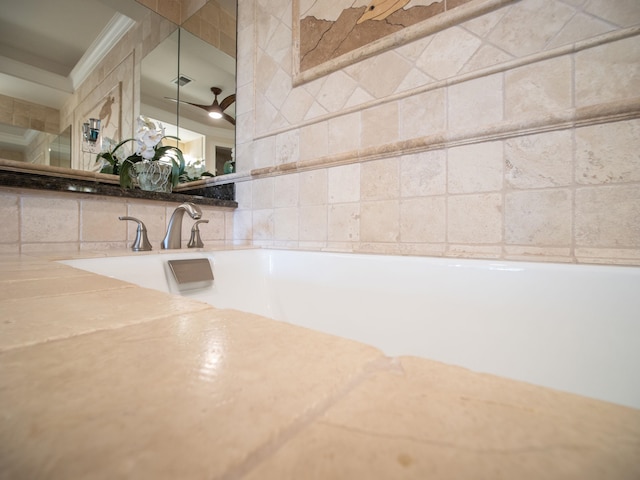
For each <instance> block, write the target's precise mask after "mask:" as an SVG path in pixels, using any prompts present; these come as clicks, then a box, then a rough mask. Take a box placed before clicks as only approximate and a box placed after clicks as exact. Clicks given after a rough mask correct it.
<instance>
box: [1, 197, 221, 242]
mask: <svg viewBox="0 0 640 480" xmlns="http://www.w3.org/2000/svg"><path fill="white" fill-rule="evenodd" d="M0 204H1V205H2V206H1V207H0V221H1V222H2V229H0V253H31V252H42V251H47V252H55V251H64V252H68V251H78V250H80V251H81V250H97V251H101V250H114V249H117V250H120V249H122V250H124V249H126V248H129V247H130V246H131V244H132V243H133V241H134V239H135V236H136V227H137V225H136V223H135V222H129V221H121V220H118V217H119V216H132V217H136V218H138V219H140V220H142V221H143V222H144V224H145V226H146V228H147V233H148V236H149V241H150V242H151V245H152V246H153V249H154V250H160V242H161V241H162V239H163V238H164V235H165V233H166V231H167V225H168V223H169V219H170V218H171V214H172V213H173V210H174V209H175V208H176V207H177V206H178V205H179V204H178V203H170V202H158V201H150V200H137V199H131V198H116V197H102V196H91V195H83V194H69V193H54V192H46V191H38V190H22V189H15V188H9V187H0ZM200 208H201V209H202V218H203V219H207V220H209V222H208V223H201V224H200V225H199V228H200V236H201V238H202V241H203V242H204V244H205V246H206V247H214V246H223V245H225V244H227V243H230V241H231V238H232V232H233V209H231V208H221V207H211V206H207V205H201V206H200ZM192 225H193V221H192V220H191V219H189V218H184V220H183V222H182V246H183V248H184V247H186V245H187V242H188V241H189V235H190V232H191V227H192Z"/></svg>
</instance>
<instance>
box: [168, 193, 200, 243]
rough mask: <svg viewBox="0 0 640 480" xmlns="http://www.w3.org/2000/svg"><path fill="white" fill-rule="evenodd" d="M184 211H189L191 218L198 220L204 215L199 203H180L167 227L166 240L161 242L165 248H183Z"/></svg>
mask: <svg viewBox="0 0 640 480" xmlns="http://www.w3.org/2000/svg"><path fill="white" fill-rule="evenodd" d="M184 212H187V213H188V214H189V216H190V217H191V218H193V219H194V220H198V219H199V218H200V217H202V210H200V207H198V206H197V205H195V204H193V203H191V202H184V203H183V204H182V205H179V206H178V207H177V208H176V209H175V210H174V211H173V214H172V215H171V219H170V220H169V226H168V227H167V234H166V235H165V236H164V240H162V243H161V244H160V247H161V248H163V249H172V248H181V246H182V217H183V216H184Z"/></svg>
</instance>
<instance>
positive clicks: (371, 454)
mask: <svg viewBox="0 0 640 480" xmlns="http://www.w3.org/2000/svg"><path fill="white" fill-rule="evenodd" d="M638 452H640V411H639V410H635V409H631V408H626V407H620V406H616V405H613V404H609V403H604V402H599V401H596V400H591V399H587V398H584V397H579V396H575V395H570V394H565V393H560V392H556V391H554V390H550V389H545V388H541V387H536V386H533V385H529V384H525V383H519V382H514V381H510V380H507V379H502V378H499V377H494V376H491V375H483V374H478V373H474V372H471V371H468V370H465V369H462V368H458V367H453V366H447V365H443V364H439V363H437V362H431V361H427V360H422V359H417V358H402V359H400V360H399V361H398V365H397V369H396V370H395V371H393V370H381V371H379V372H375V373H374V374H372V375H371V376H370V377H369V378H368V379H367V380H365V381H364V382H362V383H361V384H359V385H358V386H356V387H355V388H354V390H353V391H351V392H350V393H349V394H348V395H347V396H346V397H345V398H343V399H342V400H340V401H339V402H337V403H336V404H335V405H334V406H333V407H332V408H330V409H329V410H328V411H327V412H326V413H325V414H324V415H322V416H321V417H320V418H319V419H318V420H317V421H315V422H314V423H313V424H312V425H311V426H310V427H309V428H307V429H306V430H304V431H303V432H301V433H300V435H298V436H297V437H296V438H294V439H292V441H290V442H289V443H287V444H286V445H285V446H283V448H281V449H280V450H279V451H278V452H277V453H276V454H275V455H274V456H273V457H272V458H269V459H267V460H266V461H265V462H264V463H263V464H261V465H259V466H257V468H256V469H255V470H254V471H252V472H251V474H250V475H248V476H247V477H246V478H247V479H249V480H257V479H279V480H284V479H299V478H304V479H307V480H309V479H327V478H331V479H355V478H358V479H360V478H363V479H364V478H367V479H371V478H380V479H387V478H411V479H427V478H428V479H461V478H473V479H498V478H504V479H516V478H517V479H528V478H531V479H540V478H553V479H563V478H567V479H568V478H571V479H573V478H580V479H603V478H607V479H612V478H629V479H631V478H640V463H638V461H637V460H638Z"/></svg>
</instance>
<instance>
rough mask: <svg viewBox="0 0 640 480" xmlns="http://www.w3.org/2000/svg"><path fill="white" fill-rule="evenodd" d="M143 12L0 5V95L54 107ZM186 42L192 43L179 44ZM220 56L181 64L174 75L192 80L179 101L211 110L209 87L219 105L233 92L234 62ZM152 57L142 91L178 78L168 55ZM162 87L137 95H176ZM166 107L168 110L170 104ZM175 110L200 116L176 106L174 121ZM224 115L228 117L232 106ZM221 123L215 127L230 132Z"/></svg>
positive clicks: (99, 3) (85, 1) (69, 4)
mask: <svg viewBox="0 0 640 480" xmlns="http://www.w3.org/2000/svg"><path fill="white" fill-rule="evenodd" d="M221 3H222V4H225V3H229V2H227V0H223V1H222V2H221ZM234 4H235V2H234V1H231V5H234ZM147 13H148V10H147V9H146V7H144V6H142V5H140V4H139V3H137V2H135V1H133V0H0V94H3V95H7V96H11V97H15V98H19V99H22V100H25V101H29V102H33V103H38V104H40V105H46V106H48V107H52V108H56V109H60V108H61V107H62V106H63V105H64V103H65V102H66V101H67V99H68V98H69V97H70V96H71V95H72V93H73V92H74V90H75V89H76V88H77V87H78V86H79V85H80V84H81V83H82V81H83V80H84V79H85V78H86V77H87V75H88V74H89V73H90V72H91V71H92V70H93V68H94V67H95V66H96V65H97V64H98V63H99V62H100V61H101V60H102V58H103V57H104V55H106V53H107V52H108V51H109V50H110V49H111V47H112V46H113V45H115V44H116V43H117V42H118V40H119V39H120V38H121V37H122V36H123V35H124V34H125V33H126V32H127V30H128V29H129V28H131V27H132V26H133V25H134V24H135V22H136V21H138V20H141V19H142V18H143V16H144V15H145V14H147ZM183 37H185V35H183ZM187 41H188V42H191V43H195V42H196V40H194V39H181V42H183V43H184V42H187ZM194 48H195V47H194ZM152 54H154V52H152ZM174 55H175V53H174ZM222 55H223V56H224V57H227V58H226V59H224V58H223V60H226V61H223V62H222V68H220V67H219V66H214V65H213V62H211V61H207V59H205V58H202V56H200V57H201V58H198V59H197V61H195V62H194V61H191V60H187V59H185V60H184V61H182V62H181V64H182V65H183V66H182V65H181V70H182V71H181V73H182V74H184V75H187V76H188V77H190V78H192V79H193V80H194V82H193V83H192V84H191V87H190V88H189V89H187V88H185V90H181V99H184V100H187V101H191V102H194V103H203V104H210V103H212V102H213V95H212V93H211V91H210V88H211V87H212V86H214V85H215V86H220V87H222V88H223V93H222V94H221V95H220V97H219V100H222V99H223V98H225V97H226V96H227V95H228V94H230V93H234V91H235V60H233V59H231V60H232V62H231V64H230V63H229V61H228V59H229V58H230V57H228V56H225V55H224V54H222ZM152 58H153V57H152V55H150V58H149V61H147V62H146V64H145V65H143V74H142V76H143V78H142V81H141V83H142V84H143V88H147V87H149V85H151V84H153V83H154V82H158V81H159V79H162V81H163V82H164V81H165V78H164V77H166V76H167V74H170V75H171V79H170V80H173V79H175V78H176V76H177V70H175V71H171V69H169V68H167V58H170V57H166V56H164V57H158V58H161V60H152ZM212 60H214V61H216V62H219V61H220V58H218V59H215V58H213V59H212ZM151 68H153V69H156V70H155V71H151V70H150V69H151ZM187 69H188V71H187ZM145 77H146V80H145ZM216 82H217V83H216ZM163 88H164V90H163V89H161V88H160V87H157V88H155V89H152V90H150V91H148V92H147V91H143V92H142V95H141V97H142V98H143V102H150V103H151V104H158V105H159V104H161V103H162V97H164V96H172V97H175V96H176V95H175V86H172V85H171V83H168V84H165V85H164V87H163ZM166 92H171V93H170V94H167V93H166ZM158 105H155V106H154V107H158ZM158 108H160V107H158ZM165 108H174V109H175V103H173V107H171V106H168V107H165ZM182 110H184V113H185V114H190V116H192V117H193V118H196V119H198V118H200V117H206V112H205V111H204V110H201V109H197V108H194V107H190V106H182V107H181V112H180V113H181V115H182V114H183V111H182ZM189 110H194V111H193V112H189ZM226 113H229V114H231V115H232V116H235V111H233V110H232V109H231V108H230V109H228V110H227V111H226ZM207 118H208V117H207ZM223 123H224V124H225V125H223V124H220V125H218V126H219V127H220V128H229V127H232V126H231V125H230V124H228V122H223Z"/></svg>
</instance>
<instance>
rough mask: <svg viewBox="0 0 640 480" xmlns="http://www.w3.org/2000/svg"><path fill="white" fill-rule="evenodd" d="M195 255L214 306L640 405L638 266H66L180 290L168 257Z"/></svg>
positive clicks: (231, 255) (302, 262) (362, 262)
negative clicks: (205, 269)
mask: <svg viewBox="0 0 640 480" xmlns="http://www.w3.org/2000/svg"><path fill="white" fill-rule="evenodd" d="M197 257H208V258H209V259H210V261H211V263H212V265H213V271H214V275H215V280H214V284H213V286H212V287H210V288H207V289H204V290H200V291H197V292H192V293H186V295H188V296H191V297H195V298H197V299H200V300H204V301H206V302H207V303H210V304H211V305H213V306H216V307H220V308H233V309H238V310H242V311H246V312H251V313H257V314H260V315H264V316H266V317H270V318H274V319H276V320H281V321H285V322H291V323H294V324H296V325H301V326H305V327H309V328H312V329H315V330H320V331H323V332H327V333H331V334H335V335H339V336H342V337H347V338H351V339H354V340H358V341H361V342H364V343H368V344H371V345H374V346H376V347H378V348H380V349H381V350H382V351H384V352H385V353H386V354H387V355H389V356H398V355H415V356H420V357H426V358H430V359H434V360H439V361H442V362H446V363H449V364H454V365H460V366H463V367H466V368H469V369H472V370H475V371H480V372H487V373H492V374H496V375H501V376H504V377H508V378H513V379H517V380H523V381H526V382H530V383H534V384H537V385H543V386H547V387H552V388H556V389H558V390H563V391H567V392H573V393H577V394H580V395H585V396H589V397H593V398H598V399H602V400H607V401H611V402H614V403H619V404H623V405H628V406H633V407H635V408H640V268H636V267H611V266H585V265H563V264H541V263H525V262H505V261H484V260H463V259H439V258H422V257H398V256H382V255H362V254H357V255H356V254H340V253H322V252H299V251H284V250H262V249H251V250H234V251H221V252H191V251H184V252H182V253H161V254H151V255H136V256H126V257H110V258H99V259H90V260H70V261H64V262H62V263H66V264H68V265H72V266H75V267H77V268H81V269H84V270H89V271H92V272H95V273H99V274H103V275H108V276H112V277H115V278H119V279H122V280H126V281H129V282H132V283H135V284H138V285H141V286H143V287H148V288H153V289H156V290H162V291H166V292H172V293H177V290H176V285H175V282H174V281H173V280H172V279H168V278H167V275H166V267H165V266H166V261H167V260H169V259H177V258H197ZM170 280H171V281H170ZM265 341H268V339H265Z"/></svg>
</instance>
